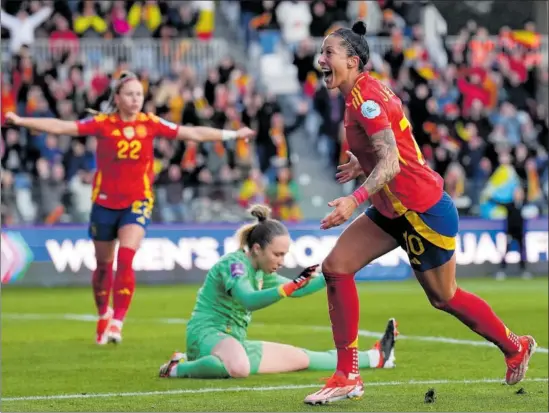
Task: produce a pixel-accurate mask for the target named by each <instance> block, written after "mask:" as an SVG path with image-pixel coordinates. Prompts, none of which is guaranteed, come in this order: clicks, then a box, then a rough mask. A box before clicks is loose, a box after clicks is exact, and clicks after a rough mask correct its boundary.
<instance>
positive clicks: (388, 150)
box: [363, 129, 400, 195]
mask: <svg viewBox="0 0 549 413" xmlns="http://www.w3.org/2000/svg"><path fill="white" fill-rule="evenodd" d="M370 142H371V143H372V146H373V147H374V152H375V154H376V156H377V164H376V166H375V167H374V169H373V170H372V172H371V173H370V175H369V176H368V177H367V178H366V181H365V182H364V184H363V186H364V187H365V188H366V190H367V191H368V194H370V195H373V194H375V193H376V192H378V191H380V190H381V189H382V188H383V187H384V186H385V185H386V184H387V183H388V182H390V181H391V180H392V179H393V178H394V177H395V176H396V174H398V173H399V172H400V165H399V163H398V149H397V145H396V140H395V135H394V134H393V131H392V130H391V129H385V130H382V131H381V132H378V133H375V134H373V135H372V136H371V137H370Z"/></svg>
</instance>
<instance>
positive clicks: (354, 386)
mask: <svg viewBox="0 0 549 413" xmlns="http://www.w3.org/2000/svg"><path fill="white" fill-rule="evenodd" d="M363 394H364V383H363V382H362V379H361V378H360V376H357V377H355V378H347V377H345V376H343V375H342V374H339V373H335V374H334V375H333V376H332V377H330V378H329V379H328V380H327V382H326V385H325V386H324V387H323V388H322V389H320V390H319V391H317V392H316V393H313V394H310V395H308V396H307V397H306V398H305V400H304V402H305V403H306V404H310V405H313V406H314V405H317V404H327V403H333V402H337V401H339V400H345V399H358V398H360V397H362V395H363Z"/></svg>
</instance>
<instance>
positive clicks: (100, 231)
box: [88, 200, 153, 241]
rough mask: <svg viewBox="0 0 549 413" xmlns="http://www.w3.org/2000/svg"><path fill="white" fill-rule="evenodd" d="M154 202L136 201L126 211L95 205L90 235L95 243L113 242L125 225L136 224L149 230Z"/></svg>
mask: <svg viewBox="0 0 549 413" xmlns="http://www.w3.org/2000/svg"><path fill="white" fill-rule="evenodd" d="M152 207H153V201H152V200H143V201H134V202H133V203H132V205H131V206H130V207H128V208H124V209H110V208H105V207H104V206H101V205H97V204H93V207H92V211H91V217H90V227H89V230H88V234H89V236H90V238H91V239H93V240H94V241H112V240H115V239H116V238H117V237H118V230H119V229H120V228H122V227H123V226H124V225H130V224H136V225H140V226H142V227H143V228H145V229H147V226H148V225H149V223H150V222H151V213H152Z"/></svg>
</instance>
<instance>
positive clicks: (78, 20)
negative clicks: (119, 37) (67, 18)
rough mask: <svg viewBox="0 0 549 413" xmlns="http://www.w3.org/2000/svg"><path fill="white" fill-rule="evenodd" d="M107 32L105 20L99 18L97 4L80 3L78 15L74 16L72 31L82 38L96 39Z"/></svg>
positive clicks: (92, 2)
mask: <svg viewBox="0 0 549 413" xmlns="http://www.w3.org/2000/svg"><path fill="white" fill-rule="evenodd" d="M107 30H108V25H107V22H106V21H105V19H104V18H103V17H102V16H101V9H100V7H99V4H97V2H95V1H93V0H92V1H83V2H81V3H80V6H79V10H78V13H77V14H76V15H75V16H74V31H75V32H76V34H78V35H79V36H80V37H82V38H86V39H98V38H101V37H102V36H103V35H104V34H105V33H106V32H107Z"/></svg>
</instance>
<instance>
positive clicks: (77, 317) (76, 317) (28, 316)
mask: <svg viewBox="0 0 549 413" xmlns="http://www.w3.org/2000/svg"><path fill="white" fill-rule="evenodd" d="M1 317H2V318H5V319H8V320H9V319H12V320H69V321H88V322H95V321H96V320H97V316H94V315H91V314H34V313H4V314H2V316H1ZM129 321H134V322H152V323H161V324H186V323H187V321H188V320H187V319H185V318H151V319H147V318H140V319H135V318H129ZM253 325H254V326H256V327H272V325H269V324H264V323H253ZM285 326H288V327H299V328H300V329H309V330H313V331H327V332H328V331H332V329H331V328H330V327H325V326H310V325H293V324H292V325H287V324H285ZM358 334H359V336H361V337H374V338H379V337H381V336H382V335H383V332H379V331H369V330H359V331H358ZM398 339H399V340H413V341H426V342H432V343H445V344H458V345H465V346H478V347H496V346H495V345H494V344H492V343H490V342H488V341H478V340H465V339H460V338H451V337H439V336H408V335H405V334H399V335H398ZM536 352H538V353H542V354H549V349H547V348H545V347H538V348H537V350H536Z"/></svg>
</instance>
